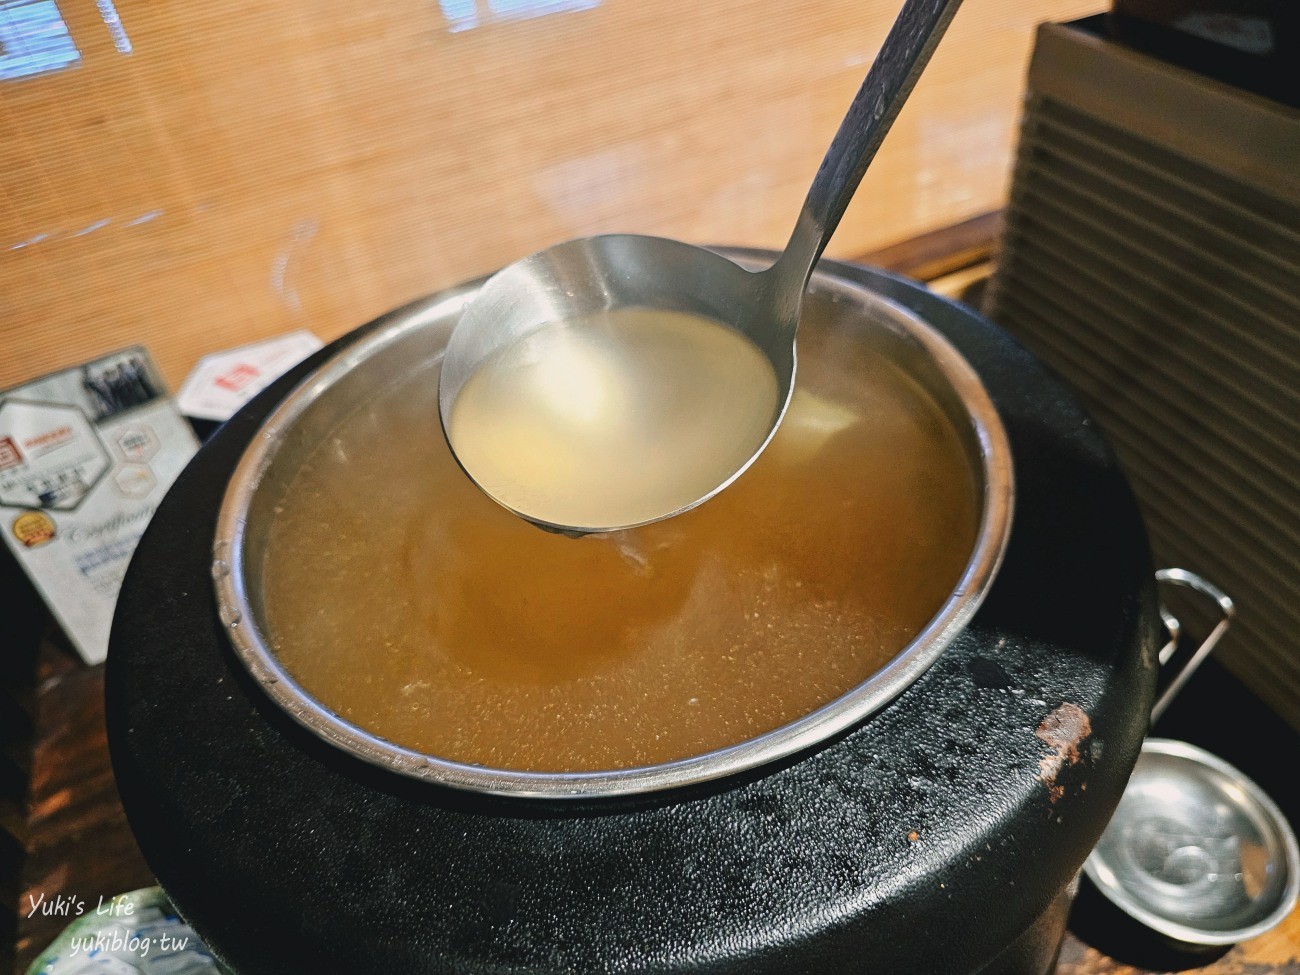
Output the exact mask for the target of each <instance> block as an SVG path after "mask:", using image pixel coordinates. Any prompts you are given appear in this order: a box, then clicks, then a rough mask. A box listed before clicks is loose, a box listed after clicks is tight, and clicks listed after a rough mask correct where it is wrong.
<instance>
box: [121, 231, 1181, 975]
mask: <svg viewBox="0 0 1300 975" xmlns="http://www.w3.org/2000/svg"><path fill="white" fill-rule="evenodd" d="M733 253H735V254H736V255H737V256H748V257H754V256H761V255H756V253H755V252H733ZM821 271H822V272H823V273H827V274H830V275H832V276H836V277H839V278H842V279H844V280H847V281H851V282H854V283H856V284H858V285H861V286H865V287H867V288H870V289H873V290H875V291H877V292H878V293H880V294H882V295H884V296H885V297H887V298H889V299H892V300H893V301H895V302H897V303H898V304H900V305H902V306H904V307H906V308H908V309H910V310H911V311H913V312H914V313H916V314H917V315H919V316H920V317H921V318H923V319H924V320H925V321H926V322H928V323H929V324H930V325H931V326H932V327H933V328H935V329H937V330H938V331H939V332H941V333H942V334H943V335H944V336H945V337H946V338H947V339H948V341H949V342H951V344H952V345H953V346H955V347H956V349H957V350H958V351H960V352H961V353H962V355H963V356H964V357H965V359H966V360H967V361H968V362H969V363H970V364H971V365H972V366H973V367H974V368H975V370H976V371H977V373H978V374H979V377H980V379H981V380H982V382H983V384H984V387H985V388H986V389H987V390H988V392H989V394H990V396H991V397H992V400H993V402H994V404H995V406H996V408H997V411H998V413H999V414H1000V416H1001V419H1002V423H1003V426H1004V428H1005V430H1006V433H1007V436H1008V439H1009V441H1010V446H1011V453H1012V456H1013V458H1014V463H1015V472H1014V473H1015V483H1016V492H1017V497H1016V514H1015V520H1014V525H1013V528H1012V533H1011V537H1010V541H1009V543H1008V546H1007V548H1006V551H1005V555H1004V558H1003V562H1002V566H1001V568H1000V570H999V572H998V574H997V577H996V579H995V581H994V583H993V585H992V587H991V589H990V590H989V592H988V594H987V597H986V598H985V601H984V603H983V605H982V607H981V608H980V609H979V611H978V612H977V613H976V614H975V615H974V617H973V618H972V619H971V620H970V621H969V622H968V623H967V625H966V626H965V628H964V629H963V630H961V632H960V633H958V634H957V635H956V637H955V638H954V639H953V640H952V642H951V643H950V644H949V645H948V646H947V648H946V649H945V650H944V651H943V652H942V654H941V655H939V656H938V659H937V660H936V662H934V663H933V664H932V665H931V666H930V668H929V669H928V670H927V671H926V672H925V673H924V674H923V676H921V677H920V678H919V679H917V680H915V682H914V683H912V684H911V685H910V686H908V687H907V688H906V689H905V690H903V691H902V693H901V694H900V695H899V696H898V697H897V698H895V699H894V700H893V702H892V703H891V704H889V705H888V706H887V707H886V708H885V709H884V710H882V711H880V712H878V713H876V714H875V715H874V716H872V717H870V718H869V719H867V720H865V721H862V722H859V723H858V724H857V725H855V726H852V727H850V728H848V729H847V730H845V731H842V732H840V733H838V734H836V735H835V736H833V737H832V738H830V739H828V740H823V741H820V742H818V743H816V744H814V745H812V746H810V747H808V748H805V749H803V750H802V751H800V752H797V753H795V754H792V755H787V756H786V757H784V758H782V759H780V760H779V761H777V762H775V763H770V764H767V765H763V766H760V767H757V768H751V769H748V770H745V771H743V772H741V773H739V774H737V775H732V776H730V777H727V778H723V779H720V780H714V781H709V782H704V783H700V784H697V785H694V786H691V787H689V788H685V789H676V790H669V791H666V792H665V791H660V792H655V793H641V794H634V795H630V796H617V797H608V798H600V797H594V798H590V799H587V800H584V801H582V802H580V803H573V802H569V803H563V804H560V803H556V802H554V801H549V802H548V801H545V800H527V799H518V798H500V797H493V796H484V795H476V794H471V793H468V792H465V791H461V790H457V789H451V788H446V787H444V786H439V785H437V784H431V783H429V782H424V781H412V780H410V779H408V778H404V777H402V776H399V775H395V774H393V773H392V772H391V771H388V770H385V769H382V768H377V767H375V766H373V765H371V764H367V763H366V762H363V761H360V760H358V759H357V758H356V757H354V756H352V755H349V754H346V753H344V752H342V751H340V750H339V749H337V748H335V747H332V746H331V745H329V744H327V743H326V742H325V741H322V740H321V739H319V738H317V737H316V736H314V735H313V734H312V733H310V732H309V731H308V730H307V729H305V728H303V727H302V726H301V725H300V724H298V723H297V722H295V721H294V720H292V719H291V718H290V717H289V716H288V715H286V714H285V713H284V712H283V711H282V710H281V709H280V708H279V706H278V705H277V704H276V703H274V702H273V701H272V699H271V697H270V696H268V695H267V694H266V693H264V690H263V688H261V687H260V686H259V685H258V684H257V682H256V681H254V680H253V679H252V678H251V677H250V676H249V674H248V672H247V671H246V670H245V669H244V667H243V666H242V665H241V663H240V662H239V660H238V659H237V658H236V655H235V653H234V651H233V650H232V647H231V645H230V641H229V639H228V636H227V632H226V627H225V626H224V624H223V623H222V621H221V620H220V618H219V617H218V613H217V606H216V600H215V599H214V593H213V583H212V578H211V575H210V569H211V564H212V546H213V540H214V533H215V531H216V521H217V513H218V509H219V507H220V505H221V502H222V498H223V495H224V494H225V491H226V485H227V483H228V481H229V480H230V478H231V475H232V472H233V471H234V469H235V467H236V465H237V464H238V462H239V460H240V457H241V456H242V454H243V453H244V450H245V448H246V447H247V446H248V444H249V443H250V441H252V439H253V438H254V437H255V436H257V435H258V433H259V428H260V427H261V425H262V423H263V421H264V420H265V419H266V417H267V416H268V415H269V414H270V413H271V412H272V411H273V410H274V409H275V407H276V406H277V404H278V403H279V402H280V401H281V400H283V399H284V398H285V397H286V396H287V395H288V394H289V393H290V392H291V391H292V390H293V389H294V387H295V386H296V385H297V384H298V383H299V382H300V381H302V380H303V378H304V377H306V376H308V375H309V374H310V373H311V372H312V370H313V369H315V368H316V367H317V366H318V365H320V363H322V362H324V361H326V360H327V359H328V358H329V357H330V356H331V355H333V354H334V353H337V352H339V351H340V350H342V349H346V348H347V347H348V346H349V344H351V343H355V342H356V341H357V340H358V339H359V338H361V337H362V336H364V335H366V334H368V333H370V332H371V331H373V330H377V329H383V328H386V327H391V325H392V323H393V321H394V320H395V319H399V318H400V317H401V316H403V315H404V314H407V313H408V310H399V311H398V312H395V313H393V314H392V315H390V316H385V318H382V319H380V320H378V321H376V322H374V323H372V324H371V325H369V326H366V327H365V328H363V329H360V330H358V331H357V332H356V333H353V335H350V336H347V337H345V338H343V339H341V340H340V341H339V342H337V343H335V344H334V345H333V346H331V347H330V348H328V349H325V350H323V351H322V352H321V353H319V354H318V355H317V356H316V357H314V358H313V359H312V360H309V361H308V362H306V363H304V364H302V365H301V366H299V367H298V368H296V369H295V370H294V371H293V372H291V373H290V374H289V375H287V376H285V377H284V378H283V379H282V380H281V381H279V382H278V383H277V384H275V385H274V386H272V387H271V388H269V389H268V390H266V391H265V392H264V393H263V394H262V395H261V396H259V397H258V398H257V399H256V400H254V401H253V402H252V403H250V404H249V405H248V406H247V407H246V408H245V409H244V410H242V411H241V412H240V414H239V415H238V416H237V417H235V419H233V420H232V421H231V422H230V423H228V424H226V425H225V426H224V427H223V428H222V429H221V430H219V431H218V432H217V434H216V435H215V436H214V438H213V439H212V441H211V442H210V443H209V444H208V445H207V446H206V447H205V448H204V449H203V450H202V451H200V453H199V455H198V456H197V457H196V458H195V460H194V461H193V462H192V463H191V465H190V466H189V468H187V470H186V471H185V472H184V473H183V474H182V476H181V477H180V479H178V481H177V482H176V484H175V486H174V487H173V489H172V490H171V492H170V493H169V494H168V496H167V498H166V499H165V500H164V502H163V504H162V505H161V507H160V508H159V510H158V512H157V514H156V515H155V516H154V519H153V521H152V522H151V525H150V528H149V530H148V532H147V533H146V535H145V537H144V538H143V539H142V541H141V543H140V546H139V548H138V550H137V553H136V556H135V559H134V560H133V562H132V564H131V567H130V570H129V572H128V574H127V578H126V580H125V582H124V585H123V589H122V594H121V597H120V599H119V602H118V613H117V618H116V620H115V624H114V630H113V637H112V642H111V648H110V654H109V662H108V673H107V712H108V723H109V740H110V746H111V749H112V755H113V763H114V769H115V771H116V774H117V777H118V783H119V787H120V789H121V793H122V799H123V803H124V806H125V807H126V810H127V814H128V817H129V819H130V821H131V824H132V827H133V829H134V830H135V833H136V836H137V838H138V840H139V842H140V846H141V848H142V850H143V851H144V853H145V856H146V858H147V859H148V860H149V863H150V865H151V866H152V867H153V868H154V870H155V872H156V873H157V875H158V878H159V880H160V882H161V883H162V884H163V886H164V887H165V888H166V889H167V891H168V893H169V895H170V896H171V897H172V900H173V902H174V903H175V904H176V905H177V907H178V908H179V910H180V911H181V912H182V913H183V914H184V915H185V917H186V918H187V920H189V921H190V922H191V923H192V924H193V925H194V927H195V928H196V930H197V931H198V932H199V933H200V935H201V936H202V937H203V938H204V939H205V941H206V942H207V943H208V945H209V946H210V947H211V948H212V950H213V951H214V952H215V953H216V955H217V956H218V957H219V958H220V959H221V961H222V962H223V964H224V965H225V966H226V967H227V968H229V969H230V970H231V971H233V972H236V973H239V975H255V973H275V975H288V973H296V972H303V973H307V972H310V973H318V972H322V971H329V972H358V973H368V972H375V973H378V972H394V971H398V972H404V973H405V972H410V973H421V972H429V973H434V972H436V973H456V975H469V973H489V972H490V973H501V972H512V973H515V972H518V973H529V975H532V973H538V975H540V973H559V972H583V973H587V972H592V973H595V972H614V971H618V972H656V973H678V972H682V973H685V972H708V973H719V975H720V973H732V972H735V973H742V972H743V973H746V975H754V973H804V972H806V973H818V975H827V973H838V972H864V971H887V972H893V973H905V972H916V973H925V975H934V973H946V972H953V973H970V972H985V973H988V975H992V973H995V972H996V973H1008V975H1010V973H1016V975H1030V973H1035V975H1041V973H1043V972H1045V971H1046V970H1047V969H1048V968H1049V967H1050V966H1051V964H1052V963H1053V960H1054V956H1055V952H1056V950H1057V947H1058V946H1059V943H1060V938H1061V933H1062V930H1063V925H1064V917H1065V908H1066V907H1067V906H1068V902H1069V896H1070V890H1071V882H1072V879H1073V878H1074V876H1075V875H1076V873H1077V871H1078V868H1079V866H1080V865H1081V864H1082V862H1083V860H1084V859H1085V857H1086V856H1087V854H1088V852H1089V850H1090V849H1091V848H1092V846H1093V844H1094V843H1095V841H1096V839H1097V837H1098V836H1099V835H1100V833H1101V831H1102V828H1103V827H1104V826H1105V824H1106V821H1107V820H1108V818H1109V816H1110V814H1111V812H1112V811H1113V809H1114V807H1115V805H1116V804H1117V803H1118V801H1119V797H1120V794H1121V792H1122V790H1123V787H1124V784H1125V782H1126V781H1127V778H1128V775H1129V773H1130V771H1131V770H1132V767H1133V764H1134V762H1135V761H1136V758H1137V754H1138V750H1139V747H1140V745H1141V741H1142V737H1143V735H1144V733H1145V731H1146V728H1147V715H1148V713H1149V711H1150V705H1151V698H1152V695H1153V693H1154V684H1155V677H1156V669H1157V664H1156V653H1157V649H1158V644H1159V637H1158V634H1159V616H1158V613H1157V610H1156V600H1155V592H1154V583H1153V577H1152V571H1151V564H1150V556H1149V552H1148V549H1147V541H1146V535H1145V532H1144V530H1143V527H1142V523H1141V520H1140V517H1139V515H1138V513H1137V509H1136V506H1135V504H1134V501H1133V498H1132V496H1131V493H1130V491H1129V489H1128V486H1127V484H1126V482H1125V480H1124V478H1123V475H1122V474H1121V473H1120V471H1119V470H1118V468H1117V466H1116V462H1115V459H1114V456H1113V455H1112V453H1111V451H1110V450H1109V448H1108V447H1107V446H1106V444H1105V443H1104V441H1103V440H1102V438H1101V436H1100V434H1099V433H1098V431H1097V430H1096V428H1095V426H1094V425H1093V424H1092V421H1091V420H1090V419H1089V418H1088V417H1087V415H1086V414H1085V413H1084V411H1083V410H1082V409H1081V407H1080V406H1079V404H1078V403H1077V402H1076V400H1075V399H1074V397H1073V396H1072V395H1071V394H1070V393H1069V392H1068V391H1067V390H1066V389H1065V388H1063V387H1062V385H1061V384H1060V383H1059V382H1058V381H1057V380H1056V379H1055V378H1054V377H1052V376H1051V375H1049V374H1048V373H1047V372H1046V370H1045V369H1044V368H1043V367H1042V366H1041V365H1040V364H1039V363H1037V362H1036V361H1035V360H1034V359H1033V358H1032V357H1031V356H1030V355H1029V354H1028V353H1027V352H1026V351H1025V350H1023V349H1022V348H1021V347H1019V346H1018V345H1017V344H1016V343H1015V342H1014V341H1013V340H1011V339H1010V338H1009V337H1007V336H1006V335H1005V334H1004V333H1002V332H1001V331H1000V330H999V329H997V328H996V327H995V326H993V325H992V324H990V323H988V322H987V321H984V320H983V319H981V318H979V317H978V316H977V315H975V314H973V313H972V312H971V311H970V310H968V309H966V308H964V307H963V306H960V305H957V304H955V303H952V302H949V301H946V300H945V299H942V298H940V297H938V296H936V295H934V294H932V293H930V292H928V291H927V290H926V289H924V288H923V287H921V286H919V285H917V284H915V283H912V282H909V281H906V280H903V279H900V278H897V277H893V276H890V275H887V274H884V273H882V272H880V271H875V270H871V269H867V268H862V267H856V266H852V265H847V264H839V263H835V262H827V261H824V262H822V265H821Z"/></svg>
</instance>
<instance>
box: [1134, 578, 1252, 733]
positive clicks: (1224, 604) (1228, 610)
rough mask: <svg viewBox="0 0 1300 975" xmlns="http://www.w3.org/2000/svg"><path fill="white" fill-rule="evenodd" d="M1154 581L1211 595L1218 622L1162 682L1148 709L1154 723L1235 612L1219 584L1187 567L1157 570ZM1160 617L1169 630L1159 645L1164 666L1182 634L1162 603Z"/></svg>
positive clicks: (1223, 630)
mask: <svg viewBox="0 0 1300 975" xmlns="http://www.w3.org/2000/svg"><path fill="white" fill-rule="evenodd" d="M1156 582H1163V583H1167V584H1169V585H1175V586H1182V587H1183V588H1185V589H1192V590H1195V591H1196V592H1199V593H1200V594H1201V595H1203V596H1208V597H1209V598H1210V599H1213V600H1214V601H1215V603H1217V604H1218V607H1219V622H1218V623H1216V624H1215V626H1214V629H1212V630H1211V631H1210V635H1209V636H1207V637H1206V638H1205V639H1204V640H1203V641H1201V645H1200V646H1199V647H1197V648H1196V650H1195V651H1194V652H1193V653H1192V655H1191V656H1190V657H1188V658H1187V662H1186V663H1184V664H1182V665H1181V666H1180V667H1179V668H1178V669H1177V670H1176V671H1175V672H1174V675H1173V677H1172V678H1170V680H1169V683H1167V684H1166V685H1165V688H1164V690H1163V691H1161V692H1160V696H1159V697H1158V698H1156V703H1155V706H1154V707H1153V708H1152V709H1151V723H1152V724H1155V723H1156V721H1157V720H1159V718H1160V716H1161V715H1162V714H1164V713H1165V709H1166V708H1168V707H1169V705H1170V703H1172V701H1173V699H1174V698H1175V697H1177V696H1178V692H1179V691H1181V690H1182V689H1183V685H1185V684H1186V683H1187V681H1188V680H1189V679H1190V678H1191V676H1192V674H1194V673H1196V668H1197V667H1199V666H1201V664H1202V663H1204V662H1205V658H1206V657H1208V656H1209V655H1210V653H1211V652H1212V651H1213V650H1214V648H1215V646H1216V645H1217V644H1218V642H1219V641H1220V640H1221V639H1223V634H1225V633H1226V632H1228V627H1229V626H1230V625H1231V624H1232V620H1233V617H1235V616H1236V615H1237V606H1236V604H1235V603H1233V601H1232V597H1230V596H1229V595H1228V594H1227V593H1225V592H1224V591H1223V590H1222V589H1220V588H1219V587H1218V586H1216V585H1214V584H1213V583H1210V582H1207V581H1206V580H1205V579H1202V578H1201V577H1200V576H1198V575H1197V574H1196V573H1195V572H1188V571H1187V570H1186V569H1161V570H1159V571H1158V572H1157V573H1156ZM1160 618H1161V619H1162V620H1164V624H1165V629H1166V630H1167V631H1168V632H1169V641H1168V642H1167V643H1166V644H1165V645H1164V646H1163V647H1161V648H1160V654H1159V659H1160V665H1161V666H1162V667H1166V666H1168V665H1169V662H1170V660H1172V659H1173V656H1174V651H1175V650H1177V649H1178V639H1179V637H1180V636H1182V630H1183V628H1182V624H1181V623H1179V622H1178V619H1177V617H1175V616H1174V615H1173V614H1172V613H1171V612H1169V610H1167V609H1166V608H1165V607H1164V605H1163V604H1162V605H1161V606H1160Z"/></svg>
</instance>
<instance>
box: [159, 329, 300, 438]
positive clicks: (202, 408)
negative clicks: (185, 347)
mask: <svg viewBox="0 0 1300 975" xmlns="http://www.w3.org/2000/svg"><path fill="white" fill-rule="evenodd" d="M320 347H321V340H320V339H318V338H317V337H316V336H314V335H312V334H311V332H302V331H300V332H290V333H289V334H288V335H282V336H280V337H279V338H274V339H268V340H267V341H265V342H255V343H253V344H252V345H244V346H240V347H239V348H237V349H230V350H229V351H226V352H217V353H215V354H213V355H208V356H204V357H203V358H202V359H200V360H199V364H198V365H197V366H195V367H194V369H193V371H191V372H190V374H189V375H188V376H186V377H185V382H183V383H182V384H181V391H180V393H178V394H177V396H176V404H177V405H178V406H179V407H180V410H181V412H182V413H184V414H185V415H186V416H191V417H194V418H195V419H198V420H216V421H218V422H221V423H224V422H225V421H226V420H229V419H230V418H231V417H232V416H234V415H235V413H236V412H237V411H238V410H239V408H240V407H241V406H243V405H244V404H245V403H247V402H248V401H249V400H250V399H252V398H253V397H254V396H256V395H257V394H258V393H260V392H261V391H262V390H263V389H265V388H266V387H267V386H269V385H270V384H271V383H272V382H274V381H275V380H276V379H278V378H279V377H280V376H282V375H284V374H285V373H286V372H288V371H289V370H290V369H291V368H293V367H294V366H296V365H297V364H298V363H300V362H302V360H303V359H305V358H307V356H309V355H311V354H312V353H313V352H315V351H316V350H317V349H319V348H320Z"/></svg>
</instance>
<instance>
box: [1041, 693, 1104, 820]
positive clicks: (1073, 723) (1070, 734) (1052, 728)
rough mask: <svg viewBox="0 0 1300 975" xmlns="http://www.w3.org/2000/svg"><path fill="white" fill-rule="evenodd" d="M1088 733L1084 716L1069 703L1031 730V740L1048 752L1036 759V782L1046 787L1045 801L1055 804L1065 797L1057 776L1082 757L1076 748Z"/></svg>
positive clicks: (1088, 727)
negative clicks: (1044, 747)
mask: <svg viewBox="0 0 1300 975" xmlns="http://www.w3.org/2000/svg"><path fill="white" fill-rule="evenodd" d="M1091 734H1092V721H1090V720H1089V718H1088V713H1087V712H1086V711H1084V710H1083V708H1081V707H1079V705H1077V704H1071V703H1070V702H1069V701H1064V702H1062V704H1061V706H1060V707H1058V708H1057V709H1056V710H1054V711H1052V712H1051V713H1050V714H1048V715H1047V717H1045V718H1044V719H1043V720H1042V721H1041V722H1039V725H1038V727H1037V728H1036V729H1035V730H1034V735H1035V737H1037V738H1038V740H1039V741H1041V742H1042V743H1043V744H1045V745H1046V746H1047V747H1048V748H1050V749H1051V751H1050V752H1048V753H1047V754H1046V755H1044V756H1043V757H1042V758H1041V759H1039V760H1038V781H1040V782H1042V783H1043V785H1045V786H1047V799H1048V801H1049V802H1051V803H1053V804H1054V803H1055V802H1056V800H1058V799H1060V798H1061V796H1063V795H1065V786H1063V785H1058V784H1057V782H1056V777H1057V775H1059V774H1060V771H1061V769H1063V768H1065V767H1066V766H1068V765H1077V764H1078V763H1079V761H1080V760H1081V759H1082V758H1083V753H1082V751H1081V750H1080V748H1079V746H1080V745H1082V744H1083V742H1084V740H1085V739H1086V738H1087V737H1088V736H1089V735H1091Z"/></svg>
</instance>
